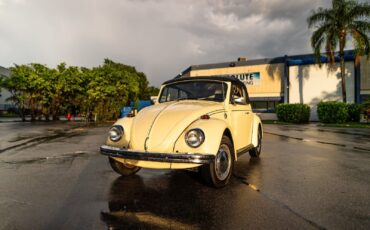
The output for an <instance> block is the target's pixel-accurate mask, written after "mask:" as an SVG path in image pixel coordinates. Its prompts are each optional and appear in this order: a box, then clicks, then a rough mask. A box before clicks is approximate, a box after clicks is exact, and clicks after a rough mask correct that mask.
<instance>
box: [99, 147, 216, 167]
mask: <svg viewBox="0 0 370 230" xmlns="http://www.w3.org/2000/svg"><path fill="white" fill-rule="evenodd" d="M100 153H101V154H103V155H106V156H109V157H118V158H124V159H130V160H140V161H156V162H167V163H191V164H210V163H212V162H213V161H214V160H215V156H214V155H210V154H199V153H194V154H183V153H153V152H140V151H132V150H128V149H121V148H117V147H112V146H108V145H102V146H101V147H100Z"/></svg>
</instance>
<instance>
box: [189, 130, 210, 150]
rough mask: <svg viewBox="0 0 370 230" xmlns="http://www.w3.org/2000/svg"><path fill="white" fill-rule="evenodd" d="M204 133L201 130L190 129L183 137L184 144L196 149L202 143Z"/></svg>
mask: <svg viewBox="0 0 370 230" xmlns="http://www.w3.org/2000/svg"><path fill="white" fill-rule="evenodd" d="M204 139H205V137H204V133H203V131H202V130H201V129H191V130H189V131H188V132H187V133H186V135H185V141H186V144H188V145H189V146H190V147H192V148H197V147H199V146H200V145H201V144H203V142H204Z"/></svg>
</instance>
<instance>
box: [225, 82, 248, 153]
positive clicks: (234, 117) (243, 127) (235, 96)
mask: <svg viewBox="0 0 370 230" xmlns="http://www.w3.org/2000/svg"><path fill="white" fill-rule="evenodd" d="M230 96H231V97H230V108H231V111H230V113H231V126H232V129H233V139H234V145H235V150H236V151H237V152H238V153H239V152H243V151H244V150H246V149H247V148H248V147H249V145H250V144H251V140H252V137H251V135H252V123H253V115H252V109H251V105H250V103H249V100H248V95H247V92H246V90H245V88H244V87H242V86H240V85H237V84H232V88H231V95H230Z"/></svg>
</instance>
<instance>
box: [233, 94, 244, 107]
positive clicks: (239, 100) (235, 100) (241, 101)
mask: <svg viewBox="0 0 370 230" xmlns="http://www.w3.org/2000/svg"><path fill="white" fill-rule="evenodd" d="M244 103H245V100H244V98H243V97H237V96H235V95H233V96H232V99H231V104H233V105H234V104H244Z"/></svg>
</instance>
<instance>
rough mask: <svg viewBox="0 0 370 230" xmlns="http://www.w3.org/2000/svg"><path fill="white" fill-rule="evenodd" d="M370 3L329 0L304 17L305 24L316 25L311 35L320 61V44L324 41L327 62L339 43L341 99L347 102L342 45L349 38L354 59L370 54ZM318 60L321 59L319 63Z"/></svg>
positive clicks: (343, 45)
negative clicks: (330, 1) (330, 5)
mask: <svg viewBox="0 0 370 230" xmlns="http://www.w3.org/2000/svg"><path fill="white" fill-rule="evenodd" d="M369 18H370V5H369V4H368V3H358V2H356V1H354V0H332V8H331V9H323V8H318V9H317V10H316V11H315V10H314V11H313V12H312V15H311V16H309V17H308V18H307V23H308V27H309V28H312V27H314V26H315V27H316V30H315V31H314V32H313V34H312V37H311V46H312V48H313V50H314V52H315V56H316V60H317V62H319V63H320V55H321V48H322V46H324V45H325V49H326V54H327V57H328V61H329V63H330V64H334V63H335V57H334V54H335V49H336V48H337V46H338V45H339V58H340V76H341V81H342V96H343V102H347V97H346V81H345V66H344V47H345V46H346V42H347V39H350V37H351V38H352V42H353V46H354V49H355V55H356V59H355V60H356V63H358V62H359V60H360V59H359V57H361V56H364V55H367V57H368V58H369V54H370V41H369V34H370V20H369ZM320 64H321V63H320Z"/></svg>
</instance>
